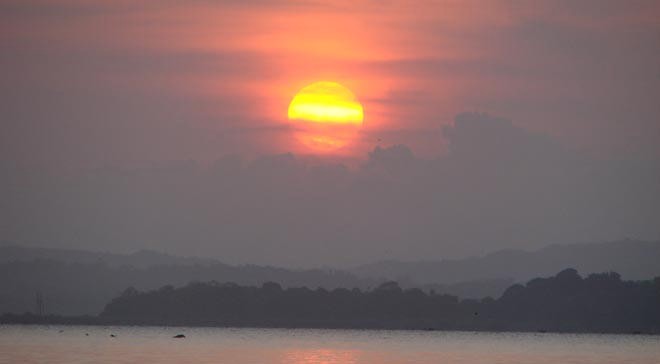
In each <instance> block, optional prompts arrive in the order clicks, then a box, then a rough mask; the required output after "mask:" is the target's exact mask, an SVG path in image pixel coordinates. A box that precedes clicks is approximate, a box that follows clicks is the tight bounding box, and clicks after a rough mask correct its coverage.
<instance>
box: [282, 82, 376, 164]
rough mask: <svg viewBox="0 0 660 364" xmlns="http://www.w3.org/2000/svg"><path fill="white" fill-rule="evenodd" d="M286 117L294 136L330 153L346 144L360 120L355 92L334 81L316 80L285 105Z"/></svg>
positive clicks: (358, 125)
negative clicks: (294, 129) (293, 126)
mask: <svg viewBox="0 0 660 364" xmlns="http://www.w3.org/2000/svg"><path fill="white" fill-rule="evenodd" d="M288 116H289V120H291V121H294V122H295V123H296V124H295V125H296V130H297V132H296V136H297V138H298V140H299V141H300V142H301V143H302V144H304V145H306V146H307V147H309V148H311V149H313V150H315V151H318V152H332V151H336V150H337V149H340V148H342V147H345V146H346V145H348V144H349V143H350V142H351V141H352V140H353V139H354V138H355V136H356V134H357V131H358V130H359V128H360V126H362V121H363V119H364V110H363V108H362V105H361V104H360V103H359V102H358V101H357V99H356V97H355V95H354V94H353V93H352V92H351V91H350V90H349V89H348V88H346V87H344V86H342V85H340V84H338V83H336V82H329V81H323V82H316V83H313V84H311V85H309V86H306V87H304V88H303V89H302V90H300V91H299V92H298V93H297V94H296V96H294V98H293V100H291V103H290V104H289V112H288Z"/></svg>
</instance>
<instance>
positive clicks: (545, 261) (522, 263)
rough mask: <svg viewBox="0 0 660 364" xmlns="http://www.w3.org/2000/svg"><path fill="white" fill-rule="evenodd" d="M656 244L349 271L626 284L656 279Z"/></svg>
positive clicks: (441, 279) (659, 249)
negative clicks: (571, 276)
mask: <svg viewBox="0 0 660 364" xmlns="http://www.w3.org/2000/svg"><path fill="white" fill-rule="evenodd" d="M658 262H660V242H647V241H635V240H622V241H614V242H605V243H592V244H566V245H550V246H548V247H545V248H542V249H540V250H536V251H523V250H501V251H497V252H494V253H491V254H487V255H485V256H482V257H472V258H466V259H453V260H452V259H447V260H441V261H418V262H400V261H383V262H378V263H373V264H367V265H363V266H360V267H357V268H355V269H352V270H351V272H352V273H354V274H356V275H357V276H359V277H362V278H372V279H373V278H380V279H390V280H398V281H405V282H409V284H411V285H428V284H454V283H459V282H466V281H484V280H493V279H512V280H514V281H516V282H523V281H526V280H528V279H531V278H534V277H543V276H548V275H550V274H552V273H553V272H557V271H559V270H561V269H562V268H563V267H575V268H576V269H578V270H579V271H581V272H585V273H587V274H588V273H595V272H607V271H616V272H619V273H620V274H621V275H622V277H624V278H625V279H632V280H639V279H650V278H653V277H656V276H659V275H660V263H658Z"/></svg>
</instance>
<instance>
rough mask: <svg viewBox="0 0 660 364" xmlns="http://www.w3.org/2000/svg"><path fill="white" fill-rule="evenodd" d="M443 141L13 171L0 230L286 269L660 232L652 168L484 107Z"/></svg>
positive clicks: (44, 241) (44, 239)
mask: <svg viewBox="0 0 660 364" xmlns="http://www.w3.org/2000/svg"><path fill="white" fill-rule="evenodd" d="M444 134H445V136H446V138H447V144H448V154H447V155H445V156H443V157H440V158H434V159H421V158H419V157H416V156H415V155H414V154H413V153H412V151H411V150H410V149H409V148H408V147H406V146H404V145H394V146H390V147H376V148H374V149H373V150H372V152H371V153H369V155H368V159H367V160H366V161H365V162H364V163H363V164H362V165H360V166H358V167H356V168H348V167H346V166H344V165H342V164H338V163H333V162H327V161H323V160H314V161H311V160H305V159H303V158H300V157H297V156H295V155H293V154H279V155H264V156H263V157H260V158H256V159H252V160H250V159H242V158H240V157H238V156H228V157H225V158H221V159H218V160H217V162H215V163H214V164H212V165H210V166H204V165H200V164H197V163H194V162H177V163H169V164H160V165H154V167H151V168H133V169H131V168H104V169H98V170H90V171H87V172H85V173H82V172H77V173H74V174H67V173H64V172H63V171H62V172H61V173H60V174H59V175H61V176H62V177H53V176H51V177H48V176H40V177H35V176H34V175H33V174H30V173H29V172H25V171H23V172H21V171H17V170H8V169H5V170H4V174H5V177H7V178H2V180H3V181H4V182H3V188H2V190H1V192H0V193H2V199H3V201H6V203H5V204H3V207H2V209H1V210H0V212H1V215H2V219H1V221H2V223H1V225H0V230H2V231H3V234H4V235H3V237H4V238H5V239H6V240H8V241H13V242H18V243H32V244H41V245H51V246H78V247H84V248H88V249H100V250H119V251H131V250H136V249H140V248H152V249H159V250H166V251H168V252H171V253H180V254H185V255H204V256H215V257H218V258H219V259H221V260H225V261H227V262H233V263H236V262H245V263H262V264H278V265H292V266H317V265H340V266H347V265H352V264H357V263H362V262H368V261H373V260H377V259H386V258H398V259H431V258H436V259H439V258H443V257H450V256H463V255H469V254H477V253H482V252H486V251H492V250H496V249H500V248H505V247H523V248H532V247H538V246H542V245H545V244H548V243H556V242H560V243H563V242H573V241H592V240H607V239H618V238H621V237H626V236H631V237H638V238H646V239H657V238H658V237H659V236H660V230H659V229H658V227H657V224H656V223H655V222H656V221H655V217H657V216H658V214H659V213H660V210H659V209H658V206H660V191H659V190H658V186H660V173H658V171H657V168H655V165H654V164H651V163H645V162H640V161H634V160H631V161H621V160H618V161H614V160H598V159H594V158H590V157H588V156H586V155H583V154H581V153H578V152H576V151H572V150H570V149H568V148H566V147H565V146H563V145H562V144H560V143H558V142H556V141H555V140H553V139H552V138H550V137H549V136H547V135H542V134H538V133H533V132H530V131H527V130H524V129H522V128H520V127H518V126H516V125H515V124H513V123H512V122H510V121H508V120H506V119H502V118H497V117H492V116H489V115H486V114H475V113H467V114H460V115H458V116H457V117H456V119H455V122H454V123H453V125H451V126H447V127H446V128H445V129H444ZM65 175H66V176H65Z"/></svg>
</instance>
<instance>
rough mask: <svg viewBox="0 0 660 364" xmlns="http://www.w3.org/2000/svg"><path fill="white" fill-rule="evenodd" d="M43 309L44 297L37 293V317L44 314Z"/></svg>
mask: <svg viewBox="0 0 660 364" xmlns="http://www.w3.org/2000/svg"><path fill="white" fill-rule="evenodd" d="M45 311H46V310H45V308H44V297H43V296H42V295H41V292H37V315H39V316H43V315H44V314H45V313H46V312H45Z"/></svg>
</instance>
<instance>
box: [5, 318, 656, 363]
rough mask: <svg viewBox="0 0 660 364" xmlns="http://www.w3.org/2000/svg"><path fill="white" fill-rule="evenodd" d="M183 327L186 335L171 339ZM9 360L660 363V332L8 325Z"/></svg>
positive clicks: (30, 361) (80, 361)
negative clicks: (599, 333) (546, 332)
mask: <svg viewBox="0 0 660 364" xmlns="http://www.w3.org/2000/svg"><path fill="white" fill-rule="evenodd" d="M179 333H183V334H185V335H186V336H187V337H186V338H185V339H174V338H172V336H174V335H176V334H179ZM111 334H112V335H115V336H116V337H111V336H110V335H111ZM5 362H6V363H56V364H57V363H67V364H75V363H98V364H104V363H172V364H174V363H176V364H181V363H230V364H248V363H250V364H252V363H254V364H257V363H263V364H268V363H276V364H280V363H287V364H288V363H291V364H339V363H342V364H376V363H378V364H394V363H419V364H438V363H457V364H477V363H484V364H486V363H487V364H508V363H511V364H513V363H515V364H519V363H540V364H543V363H562V364H582V363H599V364H607V363H616V364H620V363H637V364H646V363H649V364H650V363H653V364H656V363H660V337H658V336H645V335H587V334H579V335H574V334H540V333H539V334H535V333H475V332H440V331H432V332H425V331H375V330H306V329H295V330H286V329H232V328H187V327H183V328H181V327H178V328H172V327H169V328H167V327H100V326H21V325H9V326H0V363H5Z"/></svg>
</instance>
